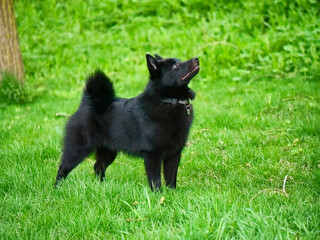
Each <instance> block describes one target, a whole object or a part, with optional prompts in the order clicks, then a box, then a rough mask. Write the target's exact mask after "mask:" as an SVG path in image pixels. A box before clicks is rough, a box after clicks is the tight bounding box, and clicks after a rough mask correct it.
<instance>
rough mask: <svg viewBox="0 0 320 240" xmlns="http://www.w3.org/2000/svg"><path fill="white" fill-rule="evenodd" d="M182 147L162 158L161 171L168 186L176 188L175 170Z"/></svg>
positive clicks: (176, 170)
mask: <svg viewBox="0 0 320 240" xmlns="http://www.w3.org/2000/svg"><path fill="white" fill-rule="evenodd" d="M181 151H182V149H181V150H180V151H179V152H177V153H176V154H173V155H171V156H167V157H165V158H164V159H163V173H164V179H165V181H166V184H167V186H168V187H170V188H176V186H177V184H176V182H177V172H178V166H179V162H180V158H181Z"/></svg>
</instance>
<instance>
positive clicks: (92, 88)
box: [84, 69, 115, 113]
mask: <svg viewBox="0 0 320 240" xmlns="http://www.w3.org/2000/svg"><path fill="white" fill-rule="evenodd" d="M84 96H85V97H87V98H88V100H89V104H90V106H91V107H92V110H94V111H95V112H97V113H102V112H104V111H105V110H106V109H107V107H108V106H109V105H110V104H111V103H112V102H113V101H114V98H115V94H114V89H113V86H112V82H111V81H110V79H109V78H108V77H107V76H106V75H105V74H104V72H103V71H101V70H100V69H97V70H95V71H94V72H93V74H92V75H90V76H89V77H88V78H87V83H86V87H85V90H84Z"/></svg>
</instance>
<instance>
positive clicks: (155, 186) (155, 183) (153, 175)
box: [143, 152, 162, 191]
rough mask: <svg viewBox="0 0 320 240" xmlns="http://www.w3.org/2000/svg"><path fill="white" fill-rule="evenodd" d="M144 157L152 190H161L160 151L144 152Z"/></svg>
mask: <svg viewBox="0 0 320 240" xmlns="http://www.w3.org/2000/svg"><path fill="white" fill-rule="evenodd" d="M143 158H144V165H145V168H146V172H147V177H148V181H149V185H150V187H151V190H152V191H153V190H160V187H161V163H162V156H161V155H159V154H158V153H152V152H144V153H143Z"/></svg>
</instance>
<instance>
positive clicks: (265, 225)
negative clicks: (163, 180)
mask: <svg viewBox="0 0 320 240" xmlns="http://www.w3.org/2000/svg"><path fill="white" fill-rule="evenodd" d="M319 9H320V4H319V3H318V1H312V0H310V1H307V0H295V1H290V0H287V1H258V0H256V1H249V0H248V1H245V0H243V1H221V0H220V1H219V0H215V1H200V0H190V1H186V0H180V1H178V0H173V1H160V0H157V1H149V0H142V1H115V0H114V1H58V0H57V1H54V0H43V1H15V11H16V18H17V23H18V32H19V37H20V44H21V49H22V55H23V59H24V65H25V70H26V76H27V78H26V82H27V85H28V89H30V88H31V89H33V90H34V92H35V93H34V96H37V97H36V98H34V99H33V98H32V99H33V101H32V102H29V101H27V102H26V103H23V104H17V103H14V102H13V101H11V100H10V99H9V97H8V98H7V99H4V98H3V96H2V98H0V99H1V100H2V102H1V103H0V186H1V189H0V196H1V197H0V225H1V227H0V239H320V220H319V219H320V146H319V141H320V140H319V139H320V124H319V123H320V81H319V80H320V59H319V52H320V40H319V35H320V18H319V15H320V11H319ZM145 53H158V54H160V55H161V56H163V57H179V58H181V59H183V60H186V59H189V58H191V57H195V56H198V57H199V59H200V64H201V70H200V73H199V75H198V76H197V77H196V78H195V79H194V80H193V81H192V83H191V87H192V88H193V89H194V90H195V91H196V92H197V98H196V99H195V101H194V109H195V119H194V124H193V127H192V129H191V133H190V137H189V142H188V146H187V147H186V148H185V150H184V152H183V157H182V161H181V165H180V168H179V173H178V182H177V184H178V187H177V189H176V190H170V189H167V188H164V189H163V192H162V193H153V192H151V191H150V190H149V187H148V183H147V180H146V176H145V173H144V166H143V162H142V161H141V160H138V159H134V158H132V157H129V156H126V155H121V154H120V155H119V156H118V158H117V159H116V162H115V163H114V164H113V165H111V166H110V167H109V168H108V170H107V172H106V181H105V182H103V183H101V184H100V183H99V182H98V180H97V179H96V178H95V177H94V173H93V164H94V156H91V157H89V158H88V159H87V160H86V161H85V162H84V163H83V164H81V165H80V166H79V167H78V168H76V169H75V170H74V171H73V172H72V173H71V174H70V176H69V177H68V178H67V180H66V181H65V182H64V184H63V185H62V186H61V187H59V188H58V189H54V188H53V184H54V180H55V176H56V172H57V169H58V165H59V161H60V152H61V142H62V137H63V131H64V125H65V123H66V121H67V118H66V117H63V116H56V113H66V114H71V113H73V112H74V111H75V110H76V109H77V107H78V104H79V101H80V98H81V92H82V88H83V85H84V81H85V77H86V75H87V74H88V73H90V72H92V70H93V69H95V68H96V67H101V68H102V69H103V70H105V71H106V73H107V74H108V75H109V76H110V78H111V79H112V80H113V81H114V85H115V88H116V91H117V95H118V96H121V97H133V96H136V95H137V94H139V93H140V92H141V91H142V90H143V89H144V86H145V85H146V83H147V78H148V72H147V67H146V63H145ZM0 88H1V86H0ZM44 89H45V90H44ZM6 91H7V90H6ZM5 96H10V94H9V93H7V95H5ZM285 176H288V178H287V181H286V188H285V190H286V193H287V194H288V198H286V197H285V195H284V194H283V193H281V192H276V191H266V192H263V193H261V194H259V195H257V196H256V197H255V198H254V199H253V200H252V202H251V205H250V204H249V202H250V200H251V199H252V198H253V197H254V196H255V195H256V194H257V193H259V192H260V191H262V190H264V189H274V188H276V189H282V187H283V180H284V178H285ZM163 197H164V198H165V199H164V201H163Z"/></svg>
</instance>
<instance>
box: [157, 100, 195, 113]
mask: <svg viewBox="0 0 320 240" xmlns="http://www.w3.org/2000/svg"><path fill="white" fill-rule="evenodd" d="M160 101H161V102H163V103H168V104H172V105H175V104H182V105H184V106H185V108H186V111H187V115H190V113H191V110H192V105H191V99H190V98H189V99H187V100H180V99H177V98H164V99H161V100H160Z"/></svg>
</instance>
